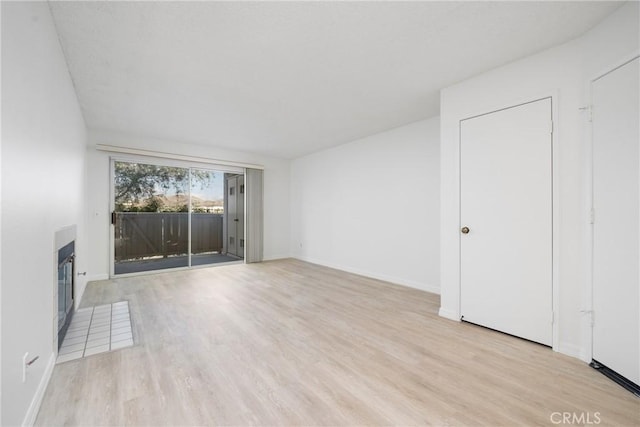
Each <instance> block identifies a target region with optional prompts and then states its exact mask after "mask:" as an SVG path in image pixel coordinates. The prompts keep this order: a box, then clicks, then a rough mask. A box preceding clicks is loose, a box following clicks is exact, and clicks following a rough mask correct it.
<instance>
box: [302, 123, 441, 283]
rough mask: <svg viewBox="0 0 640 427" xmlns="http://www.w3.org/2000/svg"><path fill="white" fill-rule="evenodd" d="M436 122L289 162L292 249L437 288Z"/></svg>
mask: <svg viewBox="0 0 640 427" xmlns="http://www.w3.org/2000/svg"><path fill="white" fill-rule="evenodd" d="M438 120H439V119H438V118H437V117H435V118H432V119H428V120H423V121H419V122H416V123H413V124H409V125H407V126H403V127H400V128H397V129H392V130H390V131H387V132H383V133H379V134H376V135H372V136H369V137H366V138H363V139H359V140H357V141H354V142H351V143H348V144H345V145H341V146H338V147H335V148H331V149H328V150H324V151H321V152H318V153H315V154H311V155H308V156H305V157H301V158H298V159H296V160H294V161H293V162H292V165H291V218H292V223H291V226H292V228H291V230H292V231H291V237H292V238H291V251H292V255H293V256H295V257H297V258H300V259H303V260H306V261H310V262H314V263H317V264H322V265H326V266H330V267H334V268H338V269H341V270H346V271H350V272H354V273H358V274H363V275H366V276H370V277H375V278H379V279H383V280H388V281H391V282H395V283H399V284H402V285H406V286H411V287H415V288H418V289H423V290H427V291H430V292H438V291H439V287H438V284H439V282H440V278H439V222H440V221H439V140H440V138H439V121H438Z"/></svg>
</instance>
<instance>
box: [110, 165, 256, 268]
mask: <svg viewBox="0 0 640 427" xmlns="http://www.w3.org/2000/svg"><path fill="white" fill-rule="evenodd" d="M112 166H113V198H114V200H113V202H114V211H113V214H112V224H113V226H114V228H113V232H114V234H113V249H114V260H113V262H114V264H113V273H114V274H115V275H118V274H128V273H139V272H145V271H154V270H163V269H170V268H178V267H190V266H197V265H207V264H214V263H219V262H229V261H238V260H242V257H241V256H238V255H237V254H236V253H234V254H228V253H227V252H228V251H227V249H226V247H225V245H224V234H225V231H224V230H225V200H226V198H225V193H224V191H225V173H224V172H220V171H215V170H207V169H196V168H185V167H175V166H163V165H154V164H146V163H138V162H130V161H116V160H114V161H113V162H112ZM242 239H243V240H244V236H242Z"/></svg>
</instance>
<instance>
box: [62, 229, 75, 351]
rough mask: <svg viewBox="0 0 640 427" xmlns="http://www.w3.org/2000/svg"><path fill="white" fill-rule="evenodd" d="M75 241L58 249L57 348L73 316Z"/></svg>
mask: <svg viewBox="0 0 640 427" xmlns="http://www.w3.org/2000/svg"><path fill="white" fill-rule="evenodd" d="M74 260H75V242H71V243H69V244H67V245H66V246H64V247H62V248H60V250H59V251H58V348H60V346H61V345H62V341H63V340H64V336H65V334H66V333H67V329H68V328H69V323H71V318H72V317H73V293H74V289H73V281H74V276H75V274H74V270H75V269H74Z"/></svg>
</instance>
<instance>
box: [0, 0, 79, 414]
mask: <svg viewBox="0 0 640 427" xmlns="http://www.w3.org/2000/svg"><path fill="white" fill-rule="evenodd" d="M1 7H2V425H18V424H21V423H22V422H23V421H27V422H29V421H30V420H31V418H29V417H30V416H35V410H37V405H38V399H39V398H40V397H41V393H43V392H44V387H45V386H46V383H47V381H48V375H49V374H50V372H51V369H52V367H53V361H54V343H53V341H54V331H55V330H56V326H57V325H54V322H53V316H54V313H53V311H54V304H53V298H54V290H55V287H56V285H57V284H56V280H55V272H56V268H57V259H56V258H55V257H56V255H55V248H54V233H55V232H56V231H57V230H59V229H61V228H63V227H66V226H69V225H72V224H76V225H77V226H78V239H79V241H78V242H77V247H76V252H77V261H78V264H79V268H80V269H83V268H84V267H85V266H86V252H85V249H84V248H85V245H84V243H83V240H82V236H83V235H84V228H83V221H82V218H83V214H82V212H83V181H84V152H85V143H86V133H85V125H84V122H83V118H82V115H81V112H80V109H79V105H78V101H77V99H76V95H75V92H74V89H73V85H72V83H71V79H70V77H69V73H68V70H67V66H66V62H65V59H64V57H63V54H62V50H61V48H60V45H59V43H58V36H57V34H56V30H55V28H54V25H53V21H52V18H51V14H50V11H49V7H48V5H47V3H45V2H37V3H26V2H23V3H20V2H15V3H14V2H11V3H7V2H2V6H1ZM25 352H29V355H30V357H35V356H40V358H39V360H38V361H37V362H35V363H34V364H33V365H32V366H31V367H30V368H29V373H28V376H27V381H26V383H24V384H23V383H22V370H21V366H22V357H23V355H24V353H25ZM30 405H33V406H31V411H30V410H29V408H30Z"/></svg>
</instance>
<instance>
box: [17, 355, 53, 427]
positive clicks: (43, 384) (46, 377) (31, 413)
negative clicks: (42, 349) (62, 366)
mask: <svg viewBox="0 0 640 427" xmlns="http://www.w3.org/2000/svg"><path fill="white" fill-rule="evenodd" d="M54 366H56V355H55V353H51V356H50V357H49V361H48V362H47V366H46V367H45V369H44V374H43V375H42V379H40V384H38V388H37V389H36V393H35V394H34V395H33V399H31V404H30V405H29V409H27V413H26V414H25V416H24V420H23V421H22V425H23V426H32V425H33V424H34V423H35V422H36V417H37V416H38V411H39V410H40V405H41V404H42V399H43V398H44V392H45V391H47V386H48V385H49V381H50V380H51V375H52V374H53V368H54Z"/></svg>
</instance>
